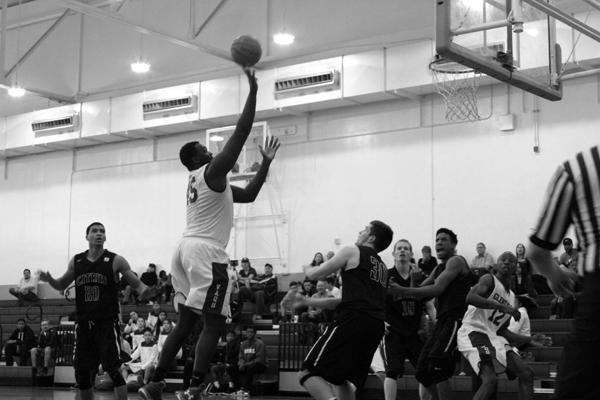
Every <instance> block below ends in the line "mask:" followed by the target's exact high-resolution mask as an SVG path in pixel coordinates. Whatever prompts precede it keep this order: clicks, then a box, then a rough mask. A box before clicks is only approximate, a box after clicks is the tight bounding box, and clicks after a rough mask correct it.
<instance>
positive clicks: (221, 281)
mask: <svg viewBox="0 0 600 400" xmlns="http://www.w3.org/2000/svg"><path fill="white" fill-rule="evenodd" d="M244 71H245V73H246V75H247V77H248V83H249V85H250V91H249V93H248V98H247V99H246V104H245V106H244V110H243V112H242V115H241V116H240V118H239V120H238V122H237V125H236V127H235V131H234V132H233V135H232V136H231V137H230V138H229V140H228V141H227V143H226V144H225V146H224V148H223V151H221V152H220V153H219V154H218V155H216V156H215V157H214V158H213V156H212V154H211V153H210V152H208V150H207V148H206V147H204V146H203V145H201V144H200V143H198V142H189V143H186V144H185V145H183V147H182V148H181V150H180V151H179V158H180V159H181V163H182V164H183V165H184V166H185V167H186V168H187V169H188V170H189V171H190V174H189V183H188V190H187V224H186V229H185V231H184V233H183V238H182V239H181V241H180V242H179V244H178V246H177V249H176V250H175V253H174V255H173V258H172V261H171V276H172V277H173V288H174V291H175V293H176V296H177V294H183V295H184V296H185V297H186V300H185V305H180V306H179V307H177V308H178V313H179V321H178V323H177V325H176V326H175V328H173V331H172V332H171V333H170V334H169V336H168V337H167V340H166V341H165V344H164V347H163V350H162V352H161V354H160V358H159V360H158V366H157V368H156V371H155V373H154V375H153V377H152V381H151V382H149V383H148V384H147V385H145V386H144V387H142V388H140V390H139V393H140V395H141V396H142V397H143V398H144V399H146V400H157V399H161V397H162V389H163V387H164V386H165V384H164V378H165V376H166V374H167V371H168V369H169V366H170V365H171V363H172V362H173V360H174V359H175V356H176V354H177V352H178V351H179V349H180V348H181V345H182V344H183V343H184V341H185V340H186V339H187V337H188V336H189V335H190V333H191V332H192V329H193V327H194V324H195V323H196V320H198V319H199V318H202V322H203V326H204V328H203V329H202V333H201V334H200V338H199V339H198V344H197V345H196V358H195V364H194V370H193V374H192V380H191V385H190V389H188V390H187V391H185V392H183V393H178V398H179V399H195V398H199V396H200V388H199V386H200V384H201V383H202V382H203V381H204V375H205V373H206V372H207V370H208V367H209V363H210V361H211V360H212V357H213V353H214V351H215V349H216V345H217V342H218V340H219V337H220V336H221V334H222V332H223V330H224V328H225V318H226V317H227V316H228V315H229V297H230V294H231V288H232V285H233V282H234V280H235V275H234V272H233V269H232V268H231V267H230V266H229V257H228V256H227V253H226V252H225V248H226V247H227V242H228V241H229V235H230V232H231V227H232V225H233V203H234V202H236V203H250V202H252V201H254V199H256V196H257V195H258V192H259V191H260V189H261V187H262V185H263V183H264V182H265V179H266V177H267V172H268V171H269V166H270V165H271V162H272V161H273V158H274V157H275V153H276V152H277V149H278V148H279V142H278V140H277V139H275V138H273V137H271V138H269V139H267V143H266V144H265V147H264V148H263V147H262V146H260V152H261V154H262V157H263V162H262V164H261V166H260V169H259V170H258V172H257V173H256V175H255V176H254V178H252V180H251V181H250V182H249V183H248V185H247V186H246V187H245V188H244V189H242V188H238V187H236V186H230V185H229V182H228V179H227V174H228V173H229V171H231V169H232V168H233V167H234V165H235V163H236V161H237V158H238V156H239V155H240V152H241V151H242V149H243V147H244V143H245V142H246V139H247V138H248V135H249V134H250V130H251V129H252V123H253V121H254V112H255V108H256V91H257V88H258V87H257V84H256V79H255V77H254V72H253V71H251V70H249V69H245V70H244Z"/></svg>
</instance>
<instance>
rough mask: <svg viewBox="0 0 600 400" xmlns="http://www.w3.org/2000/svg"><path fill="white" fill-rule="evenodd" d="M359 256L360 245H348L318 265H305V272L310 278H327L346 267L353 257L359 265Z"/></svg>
mask: <svg viewBox="0 0 600 400" xmlns="http://www.w3.org/2000/svg"><path fill="white" fill-rule="evenodd" d="M358 257H359V250H358V247H356V246H347V247H344V248H342V249H341V250H340V251H338V252H337V253H336V255H334V256H333V258H332V259H331V260H329V261H325V262H324V263H323V264H321V265H319V266H318V267H313V266H311V265H305V266H304V267H303V268H304V273H305V274H306V277H307V278H308V279H310V280H315V279H320V278H325V277H326V276H329V275H331V274H333V273H334V272H337V271H339V270H340V269H342V268H344V267H346V266H347V265H348V264H349V263H350V262H351V260H353V259H354V260H356V262H355V264H356V265H358V262H357V261H358Z"/></svg>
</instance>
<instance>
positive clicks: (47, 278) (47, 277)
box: [38, 258, 75, 291]
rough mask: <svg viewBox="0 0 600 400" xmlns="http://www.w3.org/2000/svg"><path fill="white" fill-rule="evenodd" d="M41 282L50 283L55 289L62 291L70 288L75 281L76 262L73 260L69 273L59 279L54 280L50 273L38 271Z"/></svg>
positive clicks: (70, 263)
mask: <svg viewBox="0 0 600 400" xmlns="http://www.w3.org/2000/svg"><path fill="white" fill-rule="evenodd" d="M38 275H39V277H40V281H42V282H48V284H49V285H50V286H52V287H53V288H54V289H56V290H58V291H61V290H65V289H66V288H68V287H69V285H70V284H71V282H73V280H74V279H75V260H74V258H71V260H70V261H69V265H68V267H67V271H66V272H65V273H64V274H63V276H61V277H60V278H58V279H54V278H53V277H52V275H51V274H50V272H48V271H38Z"/></svg>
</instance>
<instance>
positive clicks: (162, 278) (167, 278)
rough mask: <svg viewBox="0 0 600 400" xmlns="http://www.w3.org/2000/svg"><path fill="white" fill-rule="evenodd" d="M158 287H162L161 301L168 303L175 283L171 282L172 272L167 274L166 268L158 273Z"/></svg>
mask: <svg viewBox="0 0 600 400" xmlns="http://www.w3.org/2000/svg"><path fill="white" fill-rule="evenodd" d="M158 287H160V295H161V298H160V302H161V303H168V302H170V301H171V295H172V294H173V283H172V282H171V274H167V272H166V271H165V270H162V271H160V272H159V273H158Z"/></svg>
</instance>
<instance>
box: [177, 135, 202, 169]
mask: <svg viewBox="0 0 600 400" xmlns="http://www.w3.org/2000/svg"><path fill="white" fill-rule="evenodd" d="M197 144H200V142H198V141H194V142H187V143H186V144H184V145H183V146H181V149H179V160H180V161H181V163H182V164H183V165H184V166H185V167H186V168H187V169H188V170H189V171H191V170H192V169H193V168H194V165H193V164H194V163H193V159H194V156H195V155H196V145H197Z"/></svg>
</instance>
